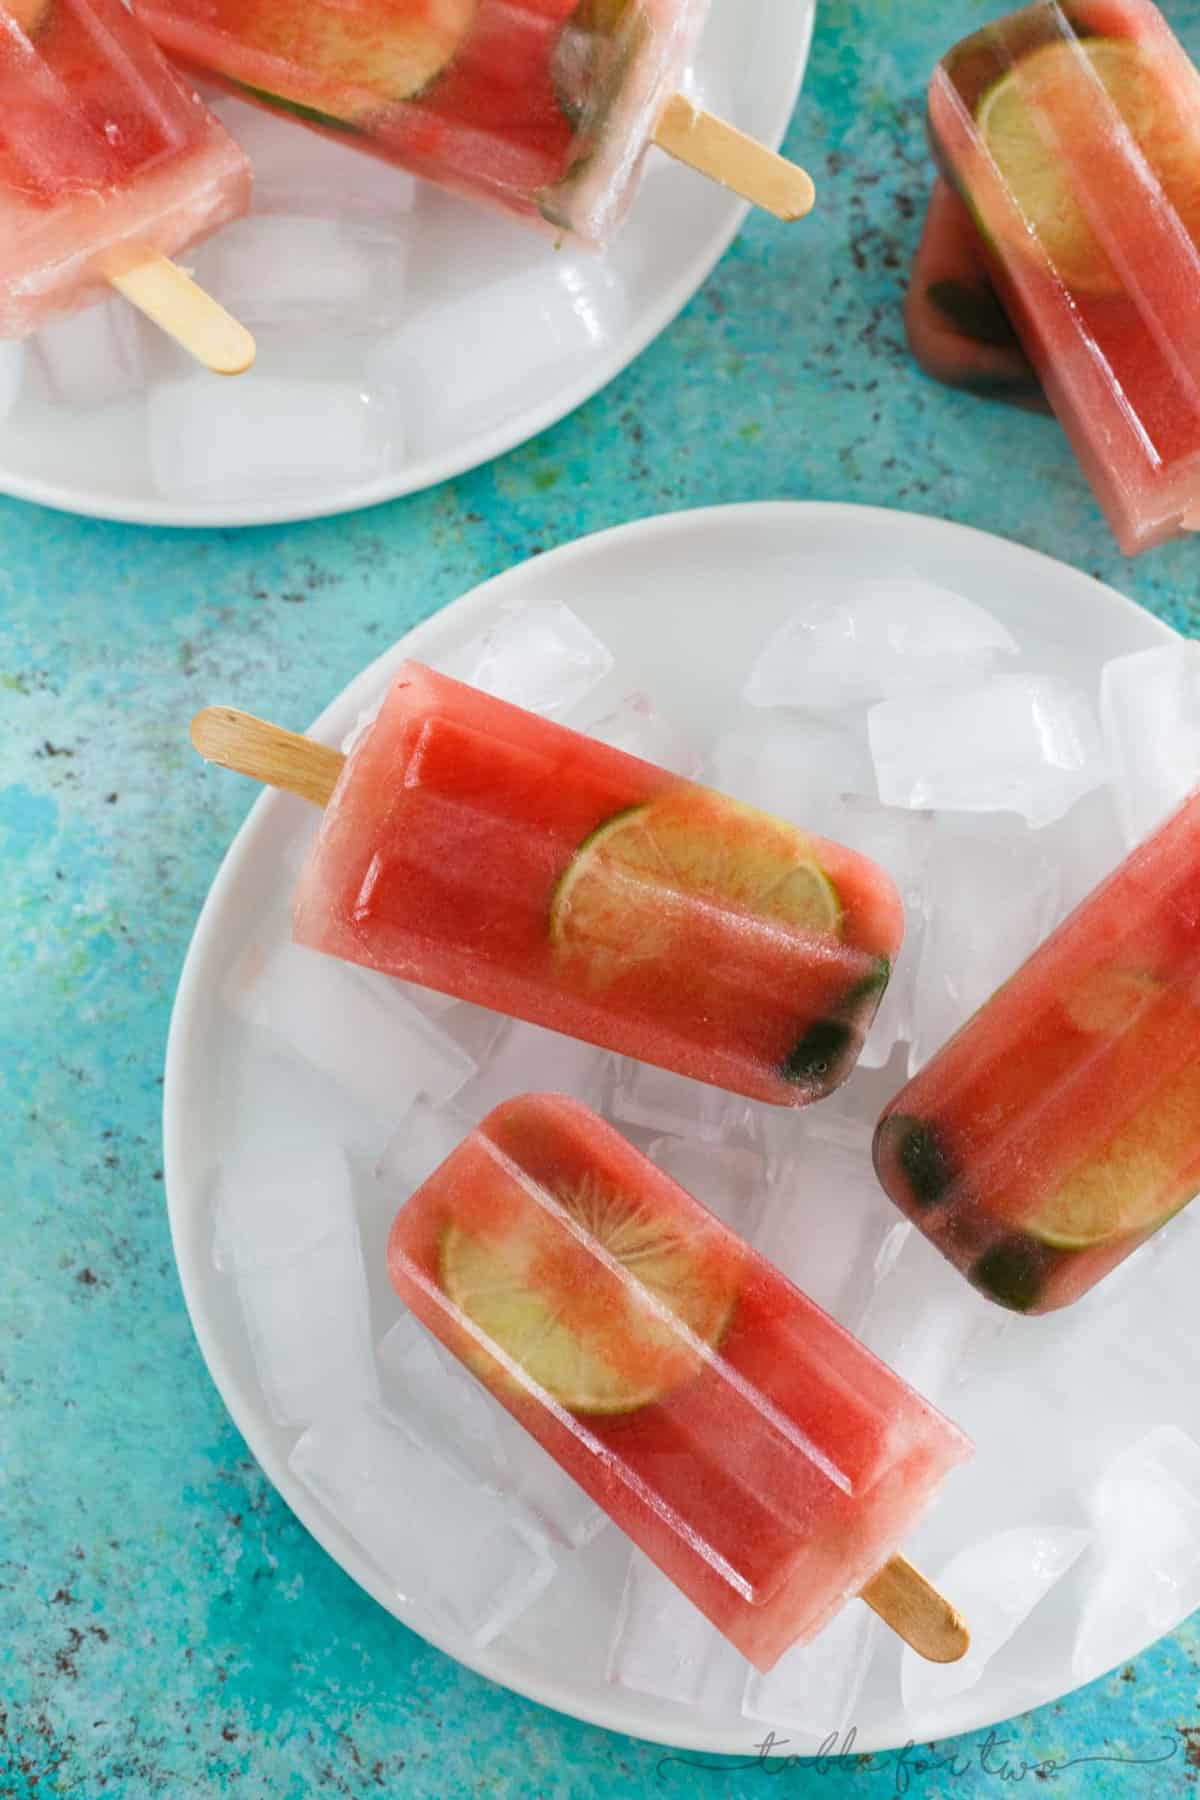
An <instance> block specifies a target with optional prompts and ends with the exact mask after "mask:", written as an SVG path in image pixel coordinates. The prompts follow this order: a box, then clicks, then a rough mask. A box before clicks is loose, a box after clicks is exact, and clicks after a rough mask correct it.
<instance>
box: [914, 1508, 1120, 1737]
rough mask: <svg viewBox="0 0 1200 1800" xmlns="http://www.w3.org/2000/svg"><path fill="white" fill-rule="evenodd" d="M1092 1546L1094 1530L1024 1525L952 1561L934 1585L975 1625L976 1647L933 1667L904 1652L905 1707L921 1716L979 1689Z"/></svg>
mask: <svg viewBox="0 0 1200 1800" xmlns="http://www.w3.org/2000/svg"><path fill="white" fill-rule="evenodd" d="M1090 1542H1091V1533H1090V1532H1089V1531H1081V1530H1076V1529H1071V1528H1070V1527H1068V1526H1064V1525H1021V1526H1017V1527H1015V1528H1014V1529H1013V1530H1011V1531H1001V1532H997V1533H996V1534H995V1536H993V1537H988V1538H984V1539H983V1540H982V1541H980V1542H979V1543H975V1544H968V1545H967V1546H966V1547H965V1548H964V1549H962V1550H960V1551H959V1553H958V1555H957V1556H955V1557H952V1558H951V1560H950V1562H948V1563H947V1564H946V1566H945V1568H944V1569H942V1570H941V1572H940V1574H939V1575H938V1576H937V1578H936V1581H935V1583H934V1585H935V1586H936V1587H937V1588H938V1590H939V1592H941V1593H943V1594H945V1596H946V1598H947V1599H948V1600H949V1601H950V1602H951V1603H952V1604H953V1605H954V1606H956V1607H957V1608H958V1610H959V1612H960V1613H961V1614H962V1615H963V1617H964V1618H965V1619H966V1620H967V1621H968V1622H969V1624H970V1628H971V1647H970V1649H969V1650H968V1651H967V1654H966V1655H965V1656H964V1657H962V1658H961V1659H960V1661H958V1662H954V1663H933V1662H927V1661H926V1660H925V1658H924V1657H921V1656H918V1655H917V1653H916V1651H915V1650H908V1649H906V1650H905V1652H904V1656H903V1659H902V1662H901V1669H900V1682H901V1688H902V1690H903V1694H904V1706H905V1710H906V1711H907V1712H909V1713H913V1714H923V1713H924V1712H925V1710H926V1709H927V1708H929V1707H932V1706H938V1705H941V1704H943V1703H944V1702H946V1701H948V1700H952V1699H954V1697H955V1696H956V1695H957V1694H963V1693H965V1692H966V1691H967V1689H968V1688H972V1687H974V1686H975V1684H976V1683H977V1682H978V1681H980V1680H981V1679H982V1677H983V1675H984V1672H985V1671H986V1669H987V1667H988V1664H989V1663H990V1662H991V1660H992V1658H993V1657H994V1656H995V1655H996V1654H997V1653H998V1652H999V1651H1000V1650H1002V1649H1003V1648H1004V1646H1005V1644H1007V1643H1008V1641H1009V1639H1010V1638H1012V1637H1013V1636H1014V1635H1015V1634H1016V1632H1018V1631H1019V1630H1020V1628H1021V1626H1022V1625H1024V1623H1025V1621H1026V1620H1027V1619H1028V1617H1029V1615H1030V1613H1031V1612H1032V1611H1033V1610H1034V1608H1035V1607H1036V1606H1038V1605H1039V1604H1040V1603H1041V1601H1043V1600H1044V1599H1045V1598H1046V1595H1047V1594H1048V1593H1049V1592H1050V1589H1051V1588H1052V1587H1053V1586H1054V1585H1055V1583H1056V1582H1058V1581H1061V1580H1062V1578H1063V1576H1064V1575H1065V1574H1066V1573H1067V1571H1068V1570H1069V1569H1070V1568H1071V1567H1072V1565H1073V1564H1074V1563H1075V1562H1076V1561H1077V1560H1078V1558H1079V1557H1080V1556H1081V1555H1082V1553H1083V1551H1084V1550H1085V1549H1086V1548H1087V1546H1088V1544H1089V1543H1090Z"/></svg>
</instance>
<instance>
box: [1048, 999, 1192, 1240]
mask: <svg viewBox="0 0 1200 1800" xmlns="http://www.w3.org/2000/svg"><path fill="white" fill-rule="evenodd" d="M1163 991H1164V988H1163V983H1162V982H1161V981H1159V980H1157V979H1156V978H1155V977H1154V976H1152V975H1149V974H1145V973H1142V972H1140V971H1137V970H1120V969H1109V970H1103V971H1099V972H1097V974H1096V975H1095V976H1094V977H1092V978H1091V979H1090V980H1089V981H1088V982H1086V983H1085V984H1083V985H1082V986H1080V987H1079V988H1077V989H1076V990H1075V992H1074V993H1073V994H1071V995H1070V996H1068V997H1067V999H1066V1001H1065V1003H1064V1009H1065V1011H1066V1013H1067V1016H1068V1017H1069V1018H1070V1020H1071V1022H1072V1023H1073V1024H1074V1025H1075V1026H1076V1027H1077V1029H1079V1030H1081V1031H1087V1032H1090V1033H1095V1034H1096V1035H1097V1036H1098V1037H1102V1036H1111V1035H1114V1034H1116V1033H1118V1032H1121V1031H1123V1030H1127V1029H1130V1028H1131V1027H1132V1026H1133V1023H1134V1021H1135V1019H1136V1017H1137V1015H1138V1013H1139V1012H1141V1011H1142V1010H1143V1009H1145V1008H1146V1007H1148V1006H1149V1005H1151V1004H1152V1003H1153V1001H1154V999H1155V998H1156V997H1157V996H1159V995H1161V994H1162V993H1163ZM1147 1053H1148V1054H1153V1042H1152V1040H1151V1041H1149V1042H1148V1043H1147ZM1198 1144H1200V1067H1198V1066H1196V1065H1190V1066H1188V1067H1186V1068H1184V1069H1183V1070H1182V1071H1181V1072H1180V1073H1178V1074H1176V1075H1175V1076H1174V1077H1173V1078H1172V1079H1171V1080H1169V1081H1167V1082H1166V1083H1164V1085H1163V1086H1162V1087H1161V1088H1160V1089H1159V1091H1158V1092H1157V1094H1155V1095H1154V1097H1153V1099H1152V1100H1151V1101H1150V1103H1149V1104H1148V1105H1146V1106H1144V1107H1142V1108H1141V1109H1140V1110H1139V1111H1138V1113H1137V1114H1136V1116H1135V1117H1134V1118H1133V1119H1131V1120H1130V1121H1129V1123H1128V1124H1127V1125H1125V1126H1124V1127H1123V1128H1122V1129H1121V1130H1120V1131H1118V1132H1117V1133H1115V1135H1114V1136H1113V1137H1112V1138H1110V1139H1109V1141H1108V1143H1107V1144H1106V1145H1105V1146H1104V1150H1103V1153H1102V1154H1101V1155H1100V1156H1098V1157H1096V1158H1093V1159H1092V1160H1091V1161H1089V1162H1088V1163H1086V1164H1084V1165H1083V1166H1082V1167H1081V1168H1079V1169H1077V1170H1076V1171H1075V1172H1074V1173H1073V1174H1072V1175H1070V1176H1069V1177H1068V1178H1067V1179H1066V1180H1065V1181H1064V1182H1062V1183H1061V1184H1060V1185H1059V1186H1058V1187H1057V1188H1056V1189H1055V1190H1054V1191H1053V1193H1051V1194H1050V1195H1049V1196H1048V1197H1047V1199H1046V1200H1045V1201H1044V1203H1043V1204H1042V1205H1040V1206H1039V1207H1038V1210H1037V1213H1036V1215H1035V1216H1034V1217H1032V1218H1030V1219H1027V1220H1026V1221H1024V1224H1025V1229H1026V1230H1027V1231H1028V1232H1029V1233H1030V1235H1031V1236H1033V1237H1036V1238H1038V1239H1039V1240H1040V1241H1041V1242H1042V1243H1045V1244H1049V1245H1050V1246H1051V1247H1052V1248H1054V1249H1058V1250H1086V1249H1089V1248H1091V1247H1093V1246H1095V1245H1098V1244H1104V1243H1110V1242H1112V1241H1114V1240H1116V1239H1119V1238H1123V1237H1130V1236H1133V1235H1135V1234H1144V1233H1146V1232H1148V1231H1150V1230H1153V1229H1155V1228H1157V1227H1158V1226H1159V1225H1163V1224H1165V1223H1166V1221H1167V1220H1168V1219H1169V1218H1170V1217H1171V1216H1172V1214H1173V1213H1176V1212H1178V1211H1179V1209H1180V1208H1181V1207H1182V1206H1185V1205H1186V1204H1187V1202H1188V1201H1189V1200H1190V1199H1191V1194H1190V1192H1186V1193H1180V1192H1179V1191H1178V1184H1179V1180H1180V1173H1181V1171H1182V1170H1184V1169H1186V1168H1187V1167H1188V1165H1189V1163H1193V1162H1195V1160H1196V1152H1197V1145H1198ZM1164 1202H1165V1203H1164Z"/></svg>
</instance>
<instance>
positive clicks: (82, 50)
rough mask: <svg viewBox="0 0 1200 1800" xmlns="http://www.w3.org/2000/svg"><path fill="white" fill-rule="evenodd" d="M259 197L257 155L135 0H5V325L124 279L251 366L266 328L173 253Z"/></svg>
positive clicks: (159, 314) (54, 312)
mask: <svg viewBox="0 0 1200 1800" xmlns="http://www.w3.org/2000/svg"><path fill="white" fill-rule="evenodd" d="M249 202H250V168H249V164H248V163H247V161H246V159H245V157H244V156H243V155H242V153H241V151H240V150H239V149H238V147H237V145H236V144H235V143H234V142H233V140H232V139H231V138H230V137H229V136H228V134H227V133H226V132H225V131H224V130H223V129H222V127H221V126H220V125H219V124H218V123H217V121H216V120H215V119H214V118H213V117H212V115H211V114H210V113H209V112H208V111H207V109H206V108H205V107H204V106H203V105H202V104H201V102H200V101H199V100H198V99H197V98H196V96H195V95H194V94H192V93H190V92H189V91H188V90H187V89H186V88H185V87H184V86H183V85H181V83H180V81H179V78H178V77H177V76H176V75H175V74H174V72H173V71H172V70H171V69H170V68H169V66H168V65H167V63H166V62H165V60H164V58H163V56H162V54H161V52H160V51H159V50H158V48H157V47H156V45H155V44H154V42H153V40H152V39H151V38H150V36H149V34H148V33H147V32H146V31H145V29H144V27H142V26H141V25H139V23H138V21H137V20H136V19H135V18H134V17H133V16H132V15H131V14H130V13H129V12H128V11H127V9H126V8H125V6H124V5H123V4H122V3H121V0H0V337H3V338H19V337H25V336H27V335H28V334H30V333H31V332H34V331H37V330H38V329H39V328H40V326H42V325H43V324H45V323H46V322H47V321H49V320H51V319H53V318H56V317H58V316H60V315H62V314H64V313H69V312H74V311H77V310H79V309H80V308H82V307H85V306H88V305H90V304H92V303H93V302H94V301H96V300H100V299H103V298H104V297H105V295H106V294H108V293H110V292H111V290H112V288H113V287H115V288H117V289H118V290H119V291H121V292H122V293H124V294H125V295H126V297H127V298H128V299H130V300H131V301H132V302H133V303H134V304H135V305H138V306H139V307H141V308H142V310H143V311H145V312H147V313H148V314H149V316H151V317H152V318H154V319H155V321H156V323H158V324H160V325H162V326H163V327H164V329H166V330H168V331H171V332H172V333H173V334H174V335H175V336H176V337H178V338H179V340H180V341H181V342H183V343H184V344H185V345H186V347H187V348H188V349H190V350H192V351H193V352H194V353H195V354H196V355H197V356H199V357H200V358H201V360H203V361H206V362H208V363H209V365H210V366H211V367H213V368H216V369H219V370H220V371H221V372H223V373H230V374H232V373H238V372H240V371H241V370H242V369H245V368H246V367H248V366H249V364H250V362H251V361H252V360H253V356H254V344H253V340H252V339H251V338H250V336H249V334H248V333H247V332H246V331H245V330H244V329H243V328H242V327H241V326H240V325H238V324H237V323H236V321H234V320H233V319H231V318H230V317H229V315H228V314H227V313H225V312H224V311H223V310H222V309H221V308H220V307H218V306H217V305H216V304H215V302H213V301H211V300H210V299H209V298H208V296H207V295H205V294H204V293H202V291H201V290H200V289H199V288H197V287H196V286H195V285H194V283H192V282H190V281H189V279H188V278H187V276H185V275H184V274H183V272H182V271H181V270H179V269H176V268H175V267H174V265H173V264H171V263H170V262H169V261H167V259H168V258H169V257H171V256H174V255H176V254H178V252H180V251H181V250H184V249H186V248H187V246H189V245H190V244H194V243H196V242H197V241H198V240H199V239H200V238H202V237H205V236H207V235H208V234H209V233H210V232H212V231H215V230H216V229H217V228H218V227H219V226H221V225H223V224H225V223H226V222H227V221H229V220H230V219H234V218H237V217H238V216H239V215H240V214H242V213H244V212H245V211H246V209H247V207H248V206H249Z"/></svg>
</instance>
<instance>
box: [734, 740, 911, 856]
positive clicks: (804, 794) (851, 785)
mask: <svg viewBox="0 0 1200 1800" xmlns="http://www.w3.org/2000/svg"><path fill="white" fill-rule="evenodd" d="M711 766H712V785H713V786H714V787H716V788H719V789H720V791H721V792H722V793H725V794H732V795H733V796H734V798H735V799H738V800H745V801H748V802H749V803H750V805H752V806H758V807H761V808H762V810H763V811H764V812H769V813H774V814H775V815H776V816H777V817H779V818H781V819H790V820H791V821H792V822H793V824H796V825H801V826H804V827H805V828H806V829H807V830H809V831H815V832H818V833H820V834H821V835H822V836H825V837H836V835H837V833H836V830H835V829H834V828H833V821H834V819H835V817H836V815H837V808H838V805H839V803H840V800H841V797H842V796H843V795H845V794H873V793H874V792H875V775H874V771H873V769H872V767H871V758H870V756H869V754H868V752H867V747H866V744H865V743H864V741H863V739H862V737H861V736H860V735H857V734H855V733H853V732H851V731H849V730H847V729H844V728H843V727H841V726H838V725H834V724H831V723H829V721H828V720H825V719H817V718H799V719H796V720H794V721H792V722H789V723H788V724H787V725H779V724H775V723H773V722H772V724H771V725H769V726H767V727H762V726H759V727H754V726H750V727H745V726H743V727H741V728H739V729H738V730H737V731H732V732H730V733H729V734H728V735H727V736H725V737H723V738H719V739H718V741H717V743H716V745H715V746H714V749H713V754H712V765H711Z"/></svg>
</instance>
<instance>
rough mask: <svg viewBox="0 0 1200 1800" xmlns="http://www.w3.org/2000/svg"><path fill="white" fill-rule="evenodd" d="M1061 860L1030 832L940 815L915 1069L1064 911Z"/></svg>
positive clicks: (920, 972)
mask: <svg viewBox="0 0 1200 1800" xmlns="http://www.w3.org/2000/svg"><path fill="white" fill-rule="evenodd" d="M1058 890H1059V875H1058V868H1057V865H1056V863H1055V862H1054V861H1053V860H1052V859H1051V858H1049V857H1046V856H1043V855H1042V853H1041V850H1040V848H1039V847H1038V846H1037V845H1036V843H1035V842H1034V841H1033V840H1031V839H1030V838H1029V837H1028V836H1027V835H1026V834H1024V833H1021V832H1012V833H1009V834H1007V835H1005V836H1002V837H1000V838H997V839H995V840H991V839H988V838H985V837H982V836H977V835H974V834H972V833H970V832H960V831H956V830H954V829H953V828H952V827H950V826H948V825H944V824H942V822H941V821H939V829H938V834H937V841H936V843H935V846H934V851H933V855H932V856H931V858H930V861H929V865H928V869H927V873H926V899H927V905H928V916H927V920H926V925H925V931H924V934H923V938H922V943H921V952H920V959H919V962H918V965H917V971H916V994H915V998H914V1007H913V1030H912V1049H911V1054H910V1059H909V1068H910V1072H912V1073H915V1072H916V1070H917V1069H919V1068H920V1067H921V1066H922V1065H923V1064H924V1063H926V1062H927V1061H928V1060H929V1058H930V1057H931V1056H932V1055H933V1054H934V1052H935V1051H936V1050H938V1049H940V1048H941V1046H942V1044H944V1043H945V1041H946V1039H947V1038H948V1037H950V1036H951V1034H952V1033H953V1032H955V1031H957V1029H958V1027H959V1026H960V1025H961V1024H963V1022H964V1021H965V1020H966V1019H967V1018H969V1017H970V1015H971V1014H972V1013H973V1012H974V1011H975V1009H976V1007H978V1006H981V1005H982V1004H983V1002H984V1001H985V1000H987V999H988V998H989V997H990V995H992V994H993V993H994V992H995V991H996V989H997V988H998V987H999V986H1000V984H1001V982H1003V981H1006V980H1007V979H1008V977H1009V976H1010V975H1011V974H1012V973H1013V971H1014V970H1015V969H1017V968H1019V967H1020V965H1021V963H1023V962H1024V960H1025V958H1026V957H1027V956H1029V955H1030V954H1031V952H1032V951H1034V950H1035V949H1036V948H1037V946H1038V944H1040V943H1041V941H1042V939H1043V938H1044V937H1045V936H1046V935H1047V933H1048V932H1049V931H1050V930H1051V928H1052V927H1053V925H1054V923H1055V920H1056V919H1057V917H1058V914H1059V904H1058Z"/></svg>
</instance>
